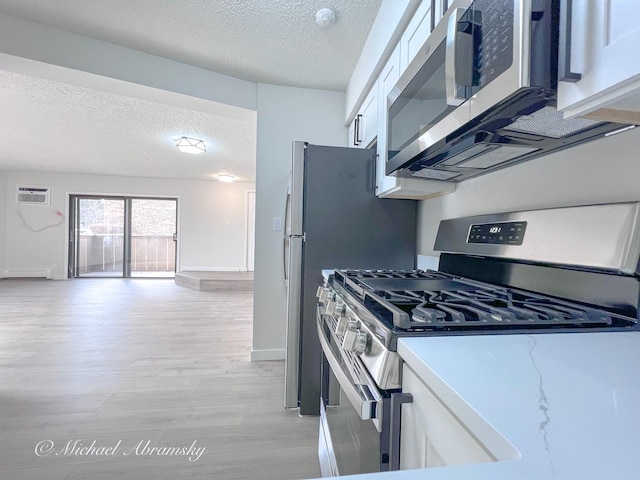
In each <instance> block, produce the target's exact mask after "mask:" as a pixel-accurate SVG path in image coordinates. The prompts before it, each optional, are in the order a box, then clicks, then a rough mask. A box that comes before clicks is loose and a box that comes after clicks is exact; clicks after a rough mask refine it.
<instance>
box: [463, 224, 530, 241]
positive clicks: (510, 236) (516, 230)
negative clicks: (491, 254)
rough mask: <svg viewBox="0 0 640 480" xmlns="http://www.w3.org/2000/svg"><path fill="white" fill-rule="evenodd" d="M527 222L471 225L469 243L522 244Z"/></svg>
mask: <svg viewBox="0 0 640 480" xmlns="http://www.w3.org/2000/svg"><path fill="white" fill-rule="evenodd" d="M526 229H527V222H499V223H483V224H476V225H471V228H470V229H469V236H468V237H467V243H488V244H490V245H522V242H523V241H524V233H525V231H526Z"/></svg>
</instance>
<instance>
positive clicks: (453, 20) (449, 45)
mask: <svg viewBox="0 0 640 480" xmlns="http://www.w3.org/2000/svg"><path fill="white" fill-rule="evenodd" d="M465 12H466V10H465V9H464V8H456V9H455V10H454V11H453V12H451V16H450V17H449V23H448V24H447V40H446V57H445V64H444V72H445V84H446V93H447V104H448V105H452V106H458V105H462V104H463V103H464V102H465V101H466V100H467V97H466V92H465V90H466V88H465V87H464V85H461V84H460V83H459V79H458V75H457V73H458V72H456V70H457V65H458V58H457V51H459V43H458V42H459V41H460V37H462V34H459V33H458V23H459V22H460V20H461V19H462V16H463V15H464V14H465ZM464 60H465V61H466V60H467V58H465V59H464Z"/></svg>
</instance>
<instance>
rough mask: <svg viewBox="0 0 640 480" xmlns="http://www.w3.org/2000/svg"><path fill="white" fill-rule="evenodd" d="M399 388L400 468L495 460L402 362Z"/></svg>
mask: <svg viewBox="0 0 640 480" xmlns="http://www.w3.org/2000/svg"><path fill="white" fill-rule="evenodd" d="M402 391H403V392H405V393H411V394H412V395H413V403H405V404H403V405H402V424H401V425H402V426H401V434H400V468H401V469H403V470H408V469H416V468H427V467H441V466H447V465H462V464H470V463H483V462H492V461H495V459H494V458H492V457H491V456H490V455H489V453H488V451H487V450H486V449H485V447H484V446H483V445H482V444H481V443H480V442H479V441H478V440H477V439H476V438H475V437H474V436H473V435H472V434H471V433H470V432H469V431H468V430H467V429H466V428H465V426H464V425H462V423H461V422H460V420H459V419H458V418H457V417H456V416H455V415H454V413H452V412H451V411H450V410H449V409H448V408H447V406H446V405H445V404H444V403H443V402H442V401H441V400H440V399H439V398H438V397H437V396H436V395H435V394H434V393H433V391H432V390H431V389H430V388H429V387H428V386H427V385H425V384H424V383H423V382H422V380H420V378H418V376H417V375H416V374H415V372H414V371H413V370H412V369H411V368H410V367H409V366H407V365H406V364H405V365H404V367H403V370H402Z"/></svg>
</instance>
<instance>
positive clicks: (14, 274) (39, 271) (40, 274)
mask: <svg viewBox="0 0 640 480" xmlns="http://www.w3.org/2000/svg"><path fill="white" fill-rule="evenodd" d="M4 275H5V278H47V279H52V278H53V272H52V269H51V268H8V269H6V270H5V271H4Z"/></svg>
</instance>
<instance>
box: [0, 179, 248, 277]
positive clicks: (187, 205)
mask: <svg viewBox="0 0 640 480" xmlns="http://www.w3.org/2000/svg"><path fill="white" fill-rule="evenodd" d="M5 177H6V192H5V194H4V195H2V198H3V201H2V203H5V202H6V206H5V208H0V210H2V212H3V213H1V214H0V219H1V218H2V215H3V214H4V215H6V235H2V236H1V238H2V239H3V240H4V243H5V248H4V249H3V251H4V252H6V265H5V268H6V273H7V276H32V275H41V274H42V272H47V274H49V273H50V275H51V276H53V278H58V279H61V278H66V263H65V259H66V253H67V234H66V232H67V229H68V219H66V221H65V222H64V223H63V224H62V225H58V226H56V227H54V228H47V229H45V230H42V231H41V232H33V231H31V230H30V229H29V228H27V226H25V224H24V222H23V221H22V219H21V218H20V216H19V214H18V207H17V206H16V204H15V201H14V197H13V195H14V189H15V185H16V184H29V185H30V184H34V185H46V186H51V187H52V188H53V194H52V202H51V207H35V206H34V207H26V206H23V207H20V209H21V212H22V214H23V216H24V218H25V220H26V221H27V223H28V224H29V225H31V226H32V227H33V228H35V229H38V228H41V227H43V226H47V225H52V224H55V223H56V222H57V219H58V218H59V217H58V216H57V215H56V213H55V211H60V212H63V213H64V215H65V218H66V217H68V195H67V194H68V193H91V194H94V193H95V194H115V195H120V194H121V195H140V196H145V195H146V196H169V197H177V198H178V223H179V225H178V227H179V230H178V240H179V242H178V261H179V265H178V270H187V269H194V268H196V269H210V270H242V269H244V268H245V265H246V225H245V223H246V191H247V190H253V189H254V188H255V185H254V184H223V183H220V182H217V181H211V182H205V181H189V180H173V179H151V178H135V177H110V176H95V175H64V174H50V173H33V172H7V173H6V174H5ZM0 207H2V204H1V203H0ZM227 223H228V224H229V225H227ZM0 233H2V232H1V231H0ZM1 245H2V244H1V243H0V246H1Z"/></svg>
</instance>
